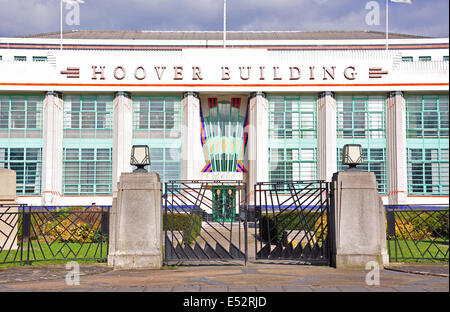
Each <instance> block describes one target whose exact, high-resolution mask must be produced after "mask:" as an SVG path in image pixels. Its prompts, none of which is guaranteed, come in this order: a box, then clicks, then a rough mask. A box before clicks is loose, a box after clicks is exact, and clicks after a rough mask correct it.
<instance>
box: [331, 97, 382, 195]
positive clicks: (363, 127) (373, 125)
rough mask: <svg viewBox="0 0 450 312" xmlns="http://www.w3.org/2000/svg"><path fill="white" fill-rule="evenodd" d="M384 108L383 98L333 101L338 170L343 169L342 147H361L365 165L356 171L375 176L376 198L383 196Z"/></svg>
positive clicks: (340, 98) (339, 99)
mask: <svg viewBox="0 0 450 312" xmlns="http://www.w3.org/2000/svg"><path fill="white" fill-rule="evenodd" d="M385 107H386V97H385V96H384V95H339V96H337V97H336V111H337V155H338V157H337V160H338V163H337V167H338V170H343V169H345V168H344V166H343V165H342V155H341V154H342V148H343V146H344V145H345V144H361V146H362V148H363V157H364V163H365V164H364V165H362V166H360V168H361V169H362V170H366V171H372V172H374V173H375V176H376V178H377V182H378V192H379V193H380V194H387V175H386V119H385Z"/></svg>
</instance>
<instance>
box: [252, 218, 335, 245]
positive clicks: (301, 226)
mask: <svg viewBox="0 0 450 312" xmlns="http://www.w3.org/2000/svg"><path fill="white" fill-rule="evenodd" d="M321 213H322V212H309V213H298V212H282V213H278V214H275V216H274V215H273V214H263V215H261V219H260V223H259V230H260V233H261V238H262V239H263V240H264V241H269V231H270V243H272V244H278V243H281V242H282V240H283V232H285V231H292V230H296V231H315V227H316V222H317V220H320V217H319V215H320V214H321ZM323 214H324V216H325V213H323ZM300 216H301V218H302V220H300ZM300 221H301V222H300ZM325 224H326V220H325ZM325 224H324V227H325Z"/></svg>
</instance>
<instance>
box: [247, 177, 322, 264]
mask: <svg viewBox="0 0 450 312" xmlns="http://www.w3.org/2000/svg"><path fill="white" fill-rule="evenodd" d="M254 205H255V206H254V213H253V215H254V219H255V221H256V222H255V254H256V259H286V260H299V261H303V262H307V263H317V264H319V263H323V264H329V260H330V249H329V246H330V244H329V235H328V233H329V231H328V228H329V226H328V220H329V217H328V216H329V205H330V188H329V183H328V182H325V181H281V182H264V183H257V184H256V185H255V190H254Z"/></svg>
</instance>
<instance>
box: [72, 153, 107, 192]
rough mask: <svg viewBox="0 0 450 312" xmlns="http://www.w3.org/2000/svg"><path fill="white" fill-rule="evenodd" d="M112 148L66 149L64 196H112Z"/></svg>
mask: <svg viewBox="0 0 450 312" xmlns="http://www.w3.org/2000/svg"><path fill="white" fill-rule="evenodd" d="M111 163H112V149H111V148H109V149H108V148H64V194H67V195H70V194H76V195H83V194H90V195H99V194H111V180H112V167H111Z"/></svg>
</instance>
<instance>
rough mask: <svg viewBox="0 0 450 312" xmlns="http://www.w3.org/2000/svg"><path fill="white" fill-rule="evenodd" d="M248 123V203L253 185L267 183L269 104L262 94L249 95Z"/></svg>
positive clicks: (250, 199)
mask: <svg viewBox="0 0 450 312" xmlns="http://www.w3.org/2000/svg"><path fill="white" fill-rule="evenodd" d="M248 109H249V116H248V118H249V123H248V143H247V148H248V152H247V155H248V186H247V188H248V192H247V193H248V196H249V198H248V202H249V204H253V201H254V196H253V195H252V194H253V191H254V185H255V184H256V183H257V182H268V181H269V103H268V101H267V98H266V95H265V93H263V92H255V93H252V94H250V103H249V108H248Z"/></svg>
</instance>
